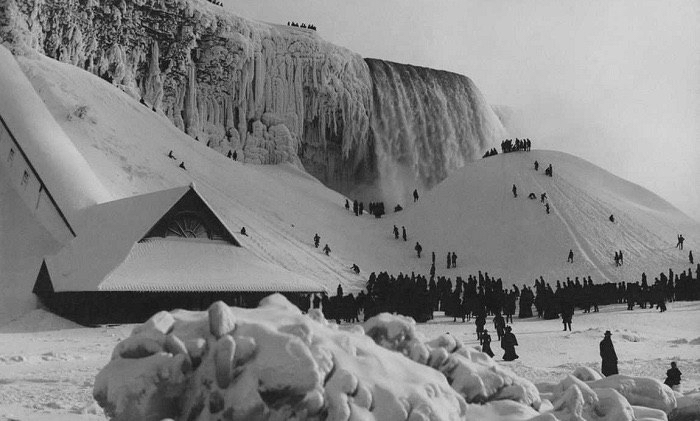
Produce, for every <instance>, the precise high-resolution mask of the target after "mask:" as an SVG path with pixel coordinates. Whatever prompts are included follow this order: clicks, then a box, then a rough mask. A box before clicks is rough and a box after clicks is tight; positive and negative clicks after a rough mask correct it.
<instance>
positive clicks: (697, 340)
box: [688, 337, 700, 345]
mask: <svg viewBox="0 0 700 421" xmlns="http://www.w3.org/2000/svg"><path fill="white" fill-rule="evenodd" d="M688 343H689V344H691V345H700V337H698V338H695V339H693V340H692V341H690V342H688Z"/></svg>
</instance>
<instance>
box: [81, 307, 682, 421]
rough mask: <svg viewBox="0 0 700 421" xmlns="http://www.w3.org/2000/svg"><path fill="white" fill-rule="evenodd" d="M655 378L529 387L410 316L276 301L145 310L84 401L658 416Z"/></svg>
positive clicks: (144, 407) (315, 416)
mask: <svg viewBox="0 0 700 421" xmlns="http://www.w3.org/2000/svg"><path fill="white" fill-rule="evenodd" d="M365 331H366V333H365ZM577 372H578V373H579V376H580V375H581V373H583V372H585V370H577ZM589 374H590V373H589ZM657 383H658V382H655V381H653V380H652V379H645V378H631V377H625V376H613V377H608V378H606V379H602V380H600V379H599V380H594V381H589V382H585V381H583V380H581V379H579V378H577V377H575V376H574V375H569V376H567V377H566V378H565V379H563V380H562V381H561V382H559V383H557V384H553V383H552V384H550V383H544V384H540V385H538V386H537V388H536V387H535V386H534V385H533V384H532V383H531V382H530V381H528V380H526V379H523V378H521V377H518V376H517V375H515V374H514V373H512V372H511V371H510V370H509V369H507V368H504V367H501V366H500V365H499V364H498V363H496V362H495V361H493V360H492V359H491V358H489V357H488V356H487V355H486V354H483V353H481V352H479V351H478V350H476V349H471V348H466V347H464V346H463V345H462V344H460V343H459V341H457V340H455V338H454V337H452V336H450V335H442V336H439V337H438V338H436V339H434V340H432V341H423V340H422V339H421V338H420V337H419V336H418V335H417V334H416V331H415V322H413V320H412V319H409V318H406V317H402V316H394V315H389V314H380V315H378V316H376V317H374V318H372V319H370V320H368V321H367V322H366V323H365V324H364V325H363V326H352V327H350V328H347V329H345V328H339V327H338V325H336V324H334V323H329V322H328V321H326V320H325V319H323V316H322V314H321V312H320V311H318V310H311V311H310V312H309V314H308V315H305V314H302V313H301V312H300V311H299V310H298V309H297V308H296V307H294V306H293V305H292V304H290V303H289V302H288V301H287V300H286V299H285V298H284V297H283V296H281V295H278V294H275V295H271V296H269V297H267V298H265V299H264V300H263V301H261V303H260V306H259V307H258V308H255V309H242V308H236V307H229V306H227V305H225V304H224V303H222V302H217V303H214V304H213V305H212V306H211V307H210V308H209V310H208V311H185V310H175V311H172V312H165V311H163V312H160V313H157V314H155V315H154V316H153V317H152V318H151V319H150V320H148V321H147V322H145V323H144V324H142V325H139V326H137V327H136V328H134V330H133V331H132V335H131V336H130V337H128V338H126V339H125V340H123V341H121V342H120V343H119V344H118V345H117V346H116V347H115V349H114V352H113V354H112V359H111V361H110V362H109V363H108V364H107V366H106V367H104V368H103V369H102V370H101V371H100V373H99V374H98V375H97V379H96V381H95V387H94V391H93V394H94V397H95V399H96V400H97V402H98V403H99V405H100V406H102V407H103V408H104V410H105V413H106V414H107V415H108V416H109V417H110V419H112V420H134V419H139V420H163V419H172V420H176V421H180V420H183V421H184V420H199V421H204V420H256V419H273V420H274V419H277V420H284V419H296V420H304V419H311V420H320V419H327V420H436V421H437V420H467V419H479V420H503V421H505V420H512V421H521V420H522V421H525V420H539V421H545V420H548V421H556V420H559V421H569V420H572V421H573V420H595V421H600V420H605V421H618V420H634V419H644V420H667V413H669V412H670V411H671V410H672V409H673V408H672V406H673V405H674V402H675V401H674V400H670V399H666V398H668V397H669V396H674V394H673V392H672V391H671V390H670V389H668V388H667V387H666V386H664V385H660V386H659V385H658V384H657ZM657 386H658V387H657ZM538 388H539V390H538ZM666 389H668V390H666ZM659 390H661V394H659ZM662 405H666V406H665V407H664V409H660V408H659V407H660V406H662Z"/></svg>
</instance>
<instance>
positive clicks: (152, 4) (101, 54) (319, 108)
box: [0, 0, 503, 200]
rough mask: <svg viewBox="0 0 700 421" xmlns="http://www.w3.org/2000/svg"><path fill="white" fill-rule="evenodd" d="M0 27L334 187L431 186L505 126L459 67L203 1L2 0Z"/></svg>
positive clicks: (234, 145)
mask: <svg viewBox="0 0 700 421" xmlns="http://www.w3.org/2000/svg"><path fill="white" fill-rule="evenodd" d="M0 38H1V39H2V42H3V43H4V44H5V45H7V46H8V47H10V48H11V49H12V51H13V52H14V53H15V54H33V53H34V52H39V53H42V54H45V55H47V56H49V57H52V58H54V59H57V60H60V61H62V62H66V63H70V64H73V65H75V66H78V67H80V68H82V69H85V70H87V71H90V72H92V73H94V74H97V75H99V76H100V77H102V78H103V79H105V80H107V81H109V82H111V83H112V84H114V85H116V86H118V87H120V88H121V89H122V90H123V91H124V92H126V93H127V94H129V95H131V96H132V97H133V98H134V99H136V100H139V101H141V102H142V103H143V104H144V105H145V106H147V107H148V108H152V109H153V110H154V111H155V112H157V113H160V114H164V115H165V116H167V117H168V118H169V119H170V120H171V121H172V123H173V124H174V125H175V126H177V127H178V128H180V129H181V130H183V131H185V132H186V133H188V134H189V135H190V136H191V137H192V138H194V139H196V140H198V141H200V142H203V143H206V144H207V145H209V146H210V147H211V148H214V149H216V150H218V151H219V152H221V153H223V154H228V153H229V151H232V150H235V151H237V155H238V157H239V159H240V160H244V161H245V162H250V163H257V164H275V163H281V162H292V163H296V164H297V165H303V167H304V168H305V169H306V170H307V171H308V172H309V173H311V174H312V175H314V176H315V177H317V178H319V179H320V180H321V181H323V182H324V183H326V184H327V185H328V186H330V187H332V188H335V189H337V190H340V191H342V192H345V193H349V192H350V191H351V190H352V189H353V188H354V187H355V186H357V185H358V184H364V185H372V184H374V183H375V181H376V179H377V178H378V177H379V176H381V177H383V178H384V179H385V182H384V183H383V187H384V189H383V190H384V192H385V193H386V192H387V191H390V192H392V194H394V195H398V196H400V195H401V194H403V191H404V190H412V188H413V187H415V186H419V187H420V186H432V185H434V184H435V183H437V182H439V181H441V180H442V179H443V178H445V177H446V175H447V173H448V172H449V171H450V170H451V169H454V168H456V167H459V166H462V165H463V164H464V163H465V162H467V161H469V160H471V159H473V158H475V157H477V156H480V155H481V154H482V153H483V150H485V149H487V148H488V147H490V146H493V144H494V142H495V141H496V140H498V138H499V137H500V136H501V135H502V132H503V128H502V126H501V125H500V123H499V121H498V119H497V118H496V117H495V115H494V114H493V111H492V109H491V108H490V107H489V106H488V105H487V104H486V102H485V101H484V98H483V97H482V96H481V94H480V93H479V92H478V90H477V89H476V87H475V86H474V84H473V83H472V82H471V81H470V80H469V79H468V78H466V77H464V76H461V75H457V74H454V73H449V72H442V71H436V70H431V69H425V68H420V67H414V66H408V65H399V64H396V63H389V62H384V61H380V60H364V59H363V58H362V57H360V56H359V55H358V54H356V53H353V52H351V51H349V50H347V49H344V48H342V47H338V46H336V45H333V44H331V43H329V42H326V41H324V40H323V39H322V38H320V37H319V35H318V33H317V32H316V31H312V30H309V29H304V28H296V27H288V26H286V25H275V24H268V23H263V22H256V21H251V20H247V19H244V18H241V17H239V16H237V15H235V14H233V13H231V12H230V11H227V10H225V9H224V8H222V7H220V6H217V5H214V4H211V3H209V2H206V1H204V0H7V1H6V2H5V3H4V4H3V6H0ZM125 124H127V123H126V122H125ZM394 167H395V168H394ZM396 168H398V169H396ZM397 172H402V175H403V176H402V177H398V176H397ZM404 173H405V174H404ZM400 184H405V185H406V186H405V187H402V186H401V185H400ZM387 186H388V187H387ZM398 192H401V193H398ZM374 199H375V200H376V197H374ZM387 199H388V198H387ZM397 200H398V198H397Z"/></svg>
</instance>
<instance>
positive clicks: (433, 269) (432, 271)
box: [430, 262, 435, 278]
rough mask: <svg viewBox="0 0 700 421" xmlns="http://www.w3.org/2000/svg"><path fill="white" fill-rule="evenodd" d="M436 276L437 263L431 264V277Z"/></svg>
mask: <svg viewBox="0 0 700 421" xmlns="http://www.w3.org/2000/svg"><path fill="white" fill-rule="evenodd" d="M434 276H435V262H433V263H431V264H430V277H431V278H433V277H434Z"/></svg>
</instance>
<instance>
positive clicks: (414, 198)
mask: <svg viewBox="0 0 700 421" xmlns="http://www.w3.org/2000/svg"><path fill="white" fill-rule="evenodd" d="M413 201H414V202H417V201H418V189H416V190H413Z"/></svg>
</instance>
